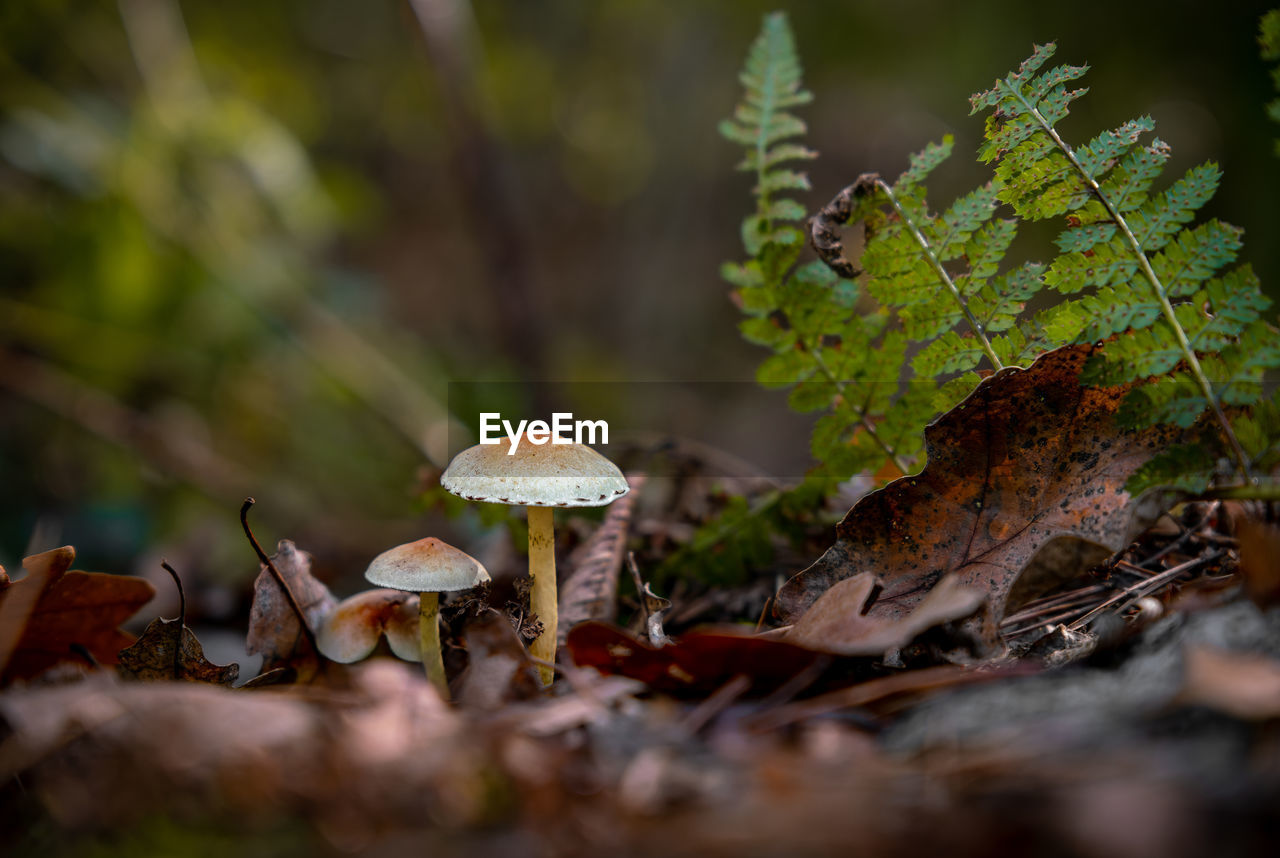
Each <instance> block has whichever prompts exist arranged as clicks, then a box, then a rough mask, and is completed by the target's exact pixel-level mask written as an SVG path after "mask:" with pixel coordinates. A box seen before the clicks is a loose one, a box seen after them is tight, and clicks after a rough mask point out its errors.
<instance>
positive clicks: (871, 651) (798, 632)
mask: <svg viewBox="0 0 1280 858" xmlns="http://www.w3.org/2000/svg"><path fill="white" fill-rule="evenodd" d="M878 583H879V582H878V581H877V580H876V578H875V576H873V575H871V574H870V573H867V572H863V573H861V574H859V575H855V576H854V577H852V578H846V579H845V580H843V581H840V582H839V583H837V584H836V585H835V586H833V587H832V588H831V589H830V590H828V591H827V592H825V593H823V594H822V595H821V596H819V597H818V601H816V602H814V603H813V605H812V606H811V607H810V608H809V610H808V611H806V612H805V613H804V616H802V617H801V618H800V620H799V622H797V623H796V624H795V625H794V626H792V627H791V628H790V629H789V630H788V631H787V633H786V634H785V635H784V636H783V640H786V641H789V642H791V643H794V644H798V645H800V646H803V647H807V648H809V649H815V650H818V651H819V652H829V653H832V654H833V655H884V654H885V653H886V652H888V651H890V650H895V649H901V648H902V647H904V646H906V645H907V644H908V643H910V642H911V641H912V640H913V639H914V638H915V637H916V636H918V635H920V634H921V633H923V632H926V631H928V630H929V629H931V628H933V627H934V626H939V625H942V624H943V623H949V622H953V621H955V620H962V619H964V618H965V617H968V616H970V615H972V614H973V613H974V612H975V611H977V610H978V609H979V608H980V607H982V604H983V602H985V601H986V598H987V597H986V594H985V593H984V592H983V591H981V590H977V589H974V588H973V587H965V586H963V585H961V584H960V583H958V579H957V578H956V577H955V576H954V575H948V576H947V577H945V578H943V579H942V580H941V581H939V582H938V583H937V584H936V585H934V587H933V589H932V590H930V591H929V593H928V594H927V595H926V596H925V597H924V598H923V599H921V600H920V603H919V604H918V605H916V607H915V610H913V611H912V612H911V613H910V614H907V615H906V616H904V617H898V618H884V617H872V616H867V615H866V614H865V613H864V611H865V610H866V605H867V601H868V599H870V598H871V596H872V595H873V593H874V591H875V589H876V587H877V585H878Z"/></svg>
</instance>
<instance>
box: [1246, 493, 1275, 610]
mask: <svg viewBox="0 0 1280 858" xmlns="http://www.w3.org/2000/svg"><path fill="white" fill-rule="evenodd" d="M1236 537H1237V538H1238V539H1239V540H1240V574H1241V576H1243V578H1244V589H1245V592H1246V593H1248V594H1249V598H1250V599H1252V600H1253V602H1254V604H1256V605H1257V606H1258V607H1259V608H1263V609H1265V608H1268V607H1270V606H1271V605H1275V604H1277V603H1280V527H1278V526H1276V525H1275V524H1273V523H1271V522H1266V521H1259V520H1258V519H1256V518H1253V517H1251V516H1247V515H1246V516H1242V517H1241V518H1240V520H1239V521H1238V522H1237V523H1236Z"/></svg>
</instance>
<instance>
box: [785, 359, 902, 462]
mask: <svg viewBox="0 0 1280 858" xmlns="http://www.w3.org/2000/svg"><path fill="white" fill-rule="evenodd" d="M808 351H809V356H810V357H812V358H813V363H814V365H815V366H816V367H817V368H818V370H819V371H820V372H821V373H822V374H823V375H825V376H826V377H827V381H830V382H831V383H832V384H833V385H835V388H836V392H837V393H839V394H840V396H841V397H844V398H845V399H846V400H847V399H848V397H847V396H846V395H845V391H846V389H847V387H848V386H847V385H846V384H845V383H844V382H843V381H841V380H840V379H838V378H836V376H835V373H833V372H832V371H831V368H830V367H828V366H827V363H826V361H824V360H823V359H822V356H821V355H819V354H818V352H817V351H815V350H813V349H808ZM857 413H858V425H859V426H861V427H862V429H863V431H865V432H866V433H867V436H868V437H870V438H871V440H872V441H874V442H875V444H876V446H877V447H879V448H880V450H881V451H882V452H883V453H884V454H885V457H886V458H888V460H889V461H890V462H893V466H894V467H895V468H897V469H898V471H899V472H901V473H902V475H903V476H906V474H907V466H906V465H905V464H904V463H903V462H902V460H901V459H899V458H898V454H897V453H896V452H894V449H893V448H892V447H890V446H889V444H888V442H887V441H885V440H884V439H883V438H881V437H880V433H879V432H877V431H876V427H875V424H873V423H872V422H871V421H870V420H868V419H867V412H866V409H857Z"/></svg>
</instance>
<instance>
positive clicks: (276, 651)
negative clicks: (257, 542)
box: [245, 539, 338, 673]
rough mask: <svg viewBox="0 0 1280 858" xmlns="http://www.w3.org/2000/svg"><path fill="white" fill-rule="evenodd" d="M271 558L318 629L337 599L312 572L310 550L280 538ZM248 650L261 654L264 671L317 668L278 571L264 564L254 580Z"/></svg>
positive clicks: (312, 631)
mask: <svg viewBox="0 0 1280 858" xmlns="http://www.w3.org/2000/svg"><path fill="white" fill-rule="evenodd" d="M271 562H272V564H273V565H274V566H275V567H276V570H277V571H279V573H280V576H281V577H282V578H284V580H285V583H286V584H288V586H289V590H290V591H291V592H292V593H293V598H294V599H296V600H297V603H298V606H299V607H300V608H301V609H302V612H303V614H304V615H305V616H306V619H307V624H308V625H309V626H310V630H311V633H312V634H314V632H315V630H316V629H318V628H320V624H321V623H322V622H323V621H324V618H325V617H326V616H328V615H329V613H330V612H332V611H333V609H334V608H335V607H336V606H337V604H338V603H337V600H336V599H334V598H333V594H332V593H330V592H329V588H328V587H326V586H325V585H324V584H321V583H320V582H319V581H318V580H316V578H315V577H314V576H313V575H312V574H311V555H310V554H308V553H306V552H305V551H299V550H298V548H297V546H295V545H294V544H293V543H292V542H290V541H289V540H287V539H282V540H280V542H279V544H278V545H277V546H276V554H275V556H274V557H272V558H271ZM245 649H246V651H247V652H250V653H261V655H262V673H267V672H268V671H271V670H275V669H276V668H295V669H299V670H300V669H301V668H302V667H304V666H306V667H308V668H313V667H314V666H315V664H316V663H317V654H316V650H315V647H314V646H313V645H312V643H311V638H310V636H309V635H308V633H307V630H305V629H304V628H303V627H302V624H301V622H300V621H299V619H298V615H297V612H295V611H294V609H293V606H292V605H291V604H290V601H289V598H288V596H287V595H286V594H285V593H284V592H283V591H281V589H280V585H279V584H278V583H276V579H275V576H274V575H272V574H271V570H269V569H267V568H266V567H265V566H264V567H262V570H261V571H260V572H259V573H258V578H257V580H256V581H254V582H253V607H252V608H251V609H250V611H249V634H248V637H247V639H246V641H245ZM300 672H301V670H300Z"/></svg>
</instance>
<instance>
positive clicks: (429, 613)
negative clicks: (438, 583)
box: [418, 593, 449, 700]
mask: <svg viewBox="0 0 1280 858" xmlns="http://www.w3.org/2000/svg"><path fill="white" fill-rule="evenodd" d="M418 636H419V640H420V641H421V642H422V667H423V669H424V670H425V671H426V672H427V679H428V680H429V681H430V682H431V684H432V685H434V686H435V687H436V688H437V689H438V690H439V691H440V696H441V697H443V698H444V699H445V700H448V699H449V683H448V681H447V680H446V679H445V675H444V658H443V657H442V656H441V654H440V594H439V593H419V594H418Z"/></svg>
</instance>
